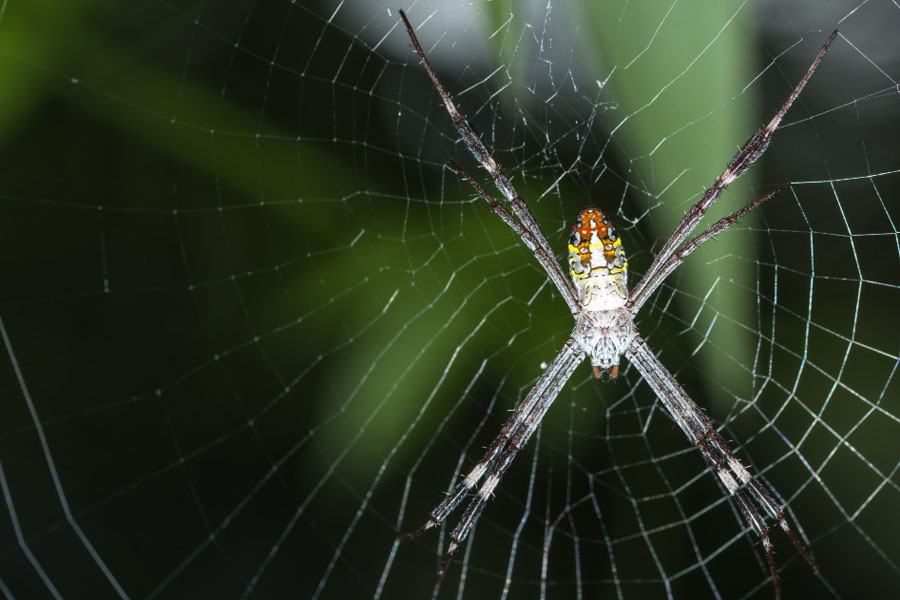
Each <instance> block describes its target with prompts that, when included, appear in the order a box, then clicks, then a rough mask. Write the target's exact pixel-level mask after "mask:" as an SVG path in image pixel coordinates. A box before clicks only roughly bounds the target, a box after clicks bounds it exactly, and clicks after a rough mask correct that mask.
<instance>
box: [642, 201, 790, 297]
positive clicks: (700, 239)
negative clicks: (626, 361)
mask: <svg viewBox="0 0 900 600" xmlns="http://www.w3.org/2000/svg"><path fill="white" fill-rule="evenodd" d="M788 187H789V186H788V185H787V184H784V185H782V186H779V187H778V188H776V189H775V190H774V191H772V192H769V193H768V194H766V195H765V196H763V197H761V198H757V199H756V200H754V201H753V202H751V203H750V204H748V205H747V206H745V207H744V208H742V209H740V210H738V211H735V212H733V213H731V214H730V215H727V216H725V217H722V218H721V219H719V220H718V221H716V222H715V223H713V225H711V226H710V227H709V228H708V229H707V230H706V231H704V232H703V233H701V234H700V235H698V236H697V237H695V238H694V239H692V240H690V241H689V242H686V243H685V244H684V246H682V247H681V248H680V249H679V250H678V251H677V252H675V253H674V254H673V255H672V256H671V257H669V260H667V261H666V263H665V264H664V265H662V266H661V267H659V268H658V269H656V270H655V271H653V272H652V273H651V272H649V271H648V272H647V274H646V275H645V276H644V279H642V280H641V282H644V281H646V282H647V283H646V285H645V286H643V287H641V288H640V289H636V290H635V291H634V292H632V293H631V294H630V295H629V297H628V303H627V304H626V306H627V307H628V309H629V310H630V311H631V312H632V313H637V312H638V311H639V310H640V309H641V307H642V306H643V305H644V303H645V302H646V301H647V299H648V298H649V297H650V295H651V294H652V293H653V292H654V291H656V288H658V287H659V286H660V285H662V282H663V281H665V280H666V278H667V277H668V276H669V275H670V274H671V273H672V271H674V270H675V269H676V268H678V265H680V264H681V263H683V262H684V259H686V258H687V257H688V256H689V255H690V254H691V253H692V252H693V251H694V250H696V249H697V248H699V247H700V244H702V243H704V242H706V241H709V240H710V239H712V238H713V237H715V236H716V235H718V234H720V233H722V232H723V231H725V230H726V229H728V228H729V227H731V226H732V225H734V224H735V223H736V222H737V220H738V219H740V218H741V217H743V216H744V215H746V214H747V213H748V212H750V211H751V210H753V209H755V208H756V207H758V206H759V205H761V204H762V203H763V202H765V201H766V200H768V199H769V198H771V197H772V196H774V195H775V194H778V193H780V192H783V191H784V190H786V189H787V188H788Z"/></svg>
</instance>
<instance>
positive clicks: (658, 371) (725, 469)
mask: <svg viewBox="0 0 900 600" xmlns="http://www.w3.org/2000/svg"><path fill="white" fill-rule="evenodd" d="M627 354H628V358H629V360H630V361H631V363H632V364H633V365H634V366H635V368H637V370H638V371H639V372H640V373H641V375H642V376H643V377H644V380H645V381H646V382H647V384H648V385H649V386H650V387H651V388H652V389H653V391H654V393H655V394H656V396H657V397H658V398H659V399H660V401H661V402H662V403H663V405H664V406H665V407H666V410H667V411H668V413H669V414H670V415H671V416H672V418H673V420H674V421H675V423H676V424H677V425H678V427H679V428H680V429H681V430H682V431H683V432H684V433H685V435H686V436H687V437H688V439H689V440H690V441H691V443H692V444H693V445H695V446H696V447H697V448H698V449H699V450H700V453H701V454H702V455H703V458H704V459H705V460H706V462H707V464H709V466H710V467H711V469H712V470H713V471H714V472H715V474H716V475H717V476H718V477H719V480H720V481H721V482H722V483H723V484H724V486H725V489H727V490H728V493H729V495H730V496H731V497H733V498H734V499H735V500H736V501H737V503H738V505H739V506H740V508H741V514H743V515H744V518H745V519H746V521H747V523H748V524H749V525H750V528H751V529H753V531H754V532H755V533H756V535H757V536H758V537H759V538H760V540H761V541H762V543H763V548H765V550H766V556H767V558H768V561H769V567H770V569H771V571H772V580H773V582H774V584H775V595H776V598H780V597H781V582H780V579H779V577H778V570H777V568H776V566H775V558H774V555H773V545H772V541H771V540H770V539H769V527H768V525H767V524H766V519H765V518H764V517H763V516H762V515H761V514H760V511H759V509H758V508H757V505H758V506H759V507H760V508H762V511H763V513H765V515H766V516H767V517H768V518H769V519H772V520H774V521H776V522H778V524H779V526H780V527H781V528H782V529H783V530H784V531H785V533H787V534H788V537H790V539H791V542H793V544H794V546H795V547H796V548H797V550H798V551H799V552H800V554H801V555H802V556H803V558H804V559H806V561H807V562H808V563H809V564H810V565H811V566H812V567H813V569H814V570H816V571H818V570H819V568H818V565H816V562H815V560H813V558H812V556H811V555H810V554H809V552H808V551H807V549H806V548H805V547H804V546H803V544H801V543H800V541H799V540H798V539H797V537H796V536H795V535H794V533H793V531H792V530H791V528H790V525H788V522H787V520H786V519H785V517H784V512H783V511H782V510H781V507H780V506H779V505H778V504H777V503H776V502H775V501H774V500H773V499H772V496H771V494H770V493H769V492H768V491H767V490H766V488H765V487H764V486H763V485H762V484H761V483H760V482H759V481H758V480H756V479H754V478H753V476H752V475H751V474H750V472H749V471H748V470H747V469H746V467H744V466H743V465H742V464H741V463H740V461H739V460H738V459H737V457H735V456H734V454H733V453H732V452H731V450H730V449H729V448H728V444H727V443H726V442H725V440H724V439H723V438H722V436H721V435H720V434H719V432H718V431H716V428H715V427H714V426H713V423H712V421H711V420H710V418H709V417H707V416H706V413H704V412H703V411H702V410H701V409H700V407H698V406H697V405H696V404H695V403H694V401H693V400H691V399H690V397H689V396H688V395H687V393H686V392H685V391H684V388H682V387H681V385H680V384H679V383H678V382H677V381H676V380H675V377H674V376H673V375H672V374H671V373H669V371H668V369H666V367H665V366H664V365H663V364H662V363H661V362H660V361H659V359H658V358H657V357H656V355H655V354H653V352H651V351H650V349H649V348H648V347H647V345H646V344H645V343H644V340H642V339H641V338H640V337H637V338H635V342H634V343H633V344H632V345H631V347H630V348H629V350H628V353H627ZM748 495H749V497H748ZM750 498H753V500H755V501H756V505H755V504H754V503H753V502H752V501H751V500H750Z"/></svg>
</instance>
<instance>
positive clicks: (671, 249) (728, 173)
mask: <svg viewBox="0 0 900 600" xmlns="http://www.w3.org/2000/svg"><path fill="white" fill-rule="evenodd" d="M837 34H838V32H837V30H835V31H834V32H833V33H832V34H831V35H830V36H829V37H828V39H827V40H825V44H824V45H823V46H822V49H821V50H819V54H818V55H816V58H815V60H813V62H812V64H811V65H810V66H809V69H807V70H806V74H805V75H803V78H802V79H801V80H800V83H798V84H797V87H795V88H794V91H793V92H791V95H790V96H788V99H787V100H785V102H784V104H783V105H782V107H781V109H779V111H778V112H777V113H775V116H774V117H772V120H770V121H769V123H768V124H767V125H766V126H765V127H763V128H762V129H760V130H759V131H757V132H756V133H755V134H753V136H752V137H751V138H750V140H749V141H748V142H747V143H746V144H744V147H743V148H741V149H740V150H739V151H738V153H737V154H735V155H734V158H732V159H731V162H729V163H728V167H727V168H726V169H725V171H724V172H723V173H722V174H721V175H719V177H718V178H717V179H716V181H715V182H714V183H713V185H712V187H711V188H709V189H708V190H706V192H704V193H703V197H701V198H700V201H699V202H697V204H695V205H694V206H692V207H691V209H690V210H689V211H688V212H687V214H686V215H684V218H683V219H682V220H681V223H679V224H678V227H676V228H675V231H674V232H673V233H672V237H670V238H669V239H668V240H667V241H666V243H665V244H663V247H662V249H661V250H660V251H659V254H657V255H656V258H655V259H654V260H653V262H652V263H651V264H650V268H649V269H647V273H646V274H645V275H644V277H643V279H641V280H640V281H639V282H638V284H637V285H636V286H635V287H634V289H633V290H632V294H631V297H632V298H644V297H646V296H649V295H650V294H651V293H652V292H653V290H655V289H656V288H657V287H659V285H660V284H661V283H662V281H661V280H660V279H659V278H658V277H657V276H656V275H657V273H658V272H659V271H661V270H662V268H663V266H664V265H665V264H666V263H667V262H668V260H669V258H670V257H671V256H672V255H673V254H674V253H675V250H676V249H677V248H678V246H680V245H681V243H682V242H683V241H684V240H686V239H687V237H688V236H689V235H690V234H691V232H692V231H693V230H694V228H695V227H697V225H698V224H699V223H700V220H701V219H703V216H704V215H705V214H706V211H707V210H709V208H710V207H711V206H712V205H713V204H714V203H715V202H716V200H718V199H719V197H720V196H721V195H722V192H724V191H725V188H727V187H728V185H729V184H730V183H731V182H732V181H734V180H735V179H737V178H738V177H740V176H741V175H743V174H744V172H745V171H746V170H747V169H749V168H750V166H751V165H752V164H753V163H754V162H756V161H757V160H758V159H759V157H760V156H762V155H763V153H764V152H765V151H766V149H767V148H768V147H769V143H770V142H771V141H772V135H773V134H774V133H775V130H777V129H778V126H779V125H781V120H782V119H783V118H784V115H785V114H786V113H787V111H788V109H789V108H790V107H791V105H792V104H793V103H794V101H795V100H796V99H797V97H798V96H799V95H800V92H802V91H803V88H804V87H806V83H807V82H808V81H809V79H810V77H812V75H813V73H815V72H816V69H817V68H818V67H819V63H820V62H822V58H823V57H824V56H825V52H827V51H828V47H829V46H830V45H831V42H832V41H834V38H835V37H836V36H837ZM629 308H631V305H630V304H629ZM631 310H632V312H634V311H635V309H634V308H631Z"/></svg>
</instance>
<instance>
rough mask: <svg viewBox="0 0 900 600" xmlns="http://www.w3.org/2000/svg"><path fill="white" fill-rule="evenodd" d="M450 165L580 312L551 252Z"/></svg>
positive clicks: (462, 172) (571, 308)
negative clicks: (545, 249) (521, 243)
mask: <svg viewBox="0 0 900 600" xmlns="http://www.w3.org/2000/svg"><path fill="white" fill-rule="evenodd" d="M450 165H451V166H452V167H453V168H454V169H456V170H457V171H458V172H459V174H460V175H462V176H463V177H464V178H465V179H466V181H468V182H469V185H471V186H472V187H473V188H475V191H476V192H478V193H479V194H480V195H481V197H482V198H484V199H485V200H486V201H487V203H488V205H490V207H491V210H493V211H494V213H495V214H496V215H497V216H498V217H500V220H501V221H503V222H504V223H506V224H507V225H509V227H510V228H511V229H512V230H513V231H515V232H516V235H518V236H519V237H520V238H521V239H522V241H523V242H525V245H526V246H527V247H528V249H529V250H531V252H532V253H533V254H534V257H535V258H536V259H537V261H538V262H539V263H540V264H541V266H542V267H544V271H546V272H547V275H548V276H549V277H550V280H551V281H553V283H555V284H556V288H557V289H558V290H559V291H560V292H561V293H562V295H563V299H565V301H566V304H568V305H569V310H570V311H572V314H573V315H577V314H578V313H580V312H581V302H580V301H579V300H578V298H577V297H576V293H575V290H574V289H573V288H572V283H571V280H570V279H569V278H568V277H565V276H564V275H563V273H562V270H560V268H559V263H557V262H556V257H555V256H553V255H552V254H549V255H548V254H547V253H546V252H545V251H544V250H543V248H541V246H540V242H539V241H538V240H537V239H535V237H534V235H533V234H532V233H531V232H530V231H529V230H527V229H525V227H524V226H523V225H522V224H521V223H520V222H519V221H517V220H516V219H515V218H514V217H513V216H512V215H511V214H509V211H508V210H506V208H505V207H504V206H503V205H502V204H500V203H499V202H497V201H496V200H494V199H493V198H492V197H491V195H490V194H488V193H487V192H486V191H485V190H484V188H483V187H481V185H480V184H479V183H478V182H477V181H475V179H474V178H473V177H472V176H471V175H469V174H468V173H467V172H466V171H465V169H463V168H462V167H461V166H459V163H457V162H456V161H455V160H452V159H451V160H450ZM567 292H568V293H571V296H567V295H566V293H567Z"/></svg>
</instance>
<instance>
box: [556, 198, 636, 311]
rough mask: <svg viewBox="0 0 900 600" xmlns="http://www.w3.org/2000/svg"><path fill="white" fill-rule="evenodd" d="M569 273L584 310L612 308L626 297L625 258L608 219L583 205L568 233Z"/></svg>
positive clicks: (601, 212) (622, 302)
mask: <svg viewBox="0 0 900 600" xmlns="http://www.w3.org/2000/svg"><path fill="white" fill-rule="evenodd" d="M569 275H570V276H571V277H572V282H573V283H574V284H575V289H576V290H577V292H578V298H579V300H580V301H581V305H582V307H583V308H584V310H593V311H597V310H614V309H617V308H621V307H623V306H625V302H626V300H628V261H627V260H626V259H625V250H624V248H623V247H622V240H621V239H620V238H619V236H618V234H617V233H616V228H615V227H614V226H613V224H612V221H611V220H610V219H609V217H607V216H606V215H605V214H603V211H601V210H600V209H599V208H596V207H594V206H588V207H586V208H583V209H582V210H581V212H579V213H578V216H577V217H576V218H575V223H574V225H572V234H571V235H570V236H569Z"/></svg>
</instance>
